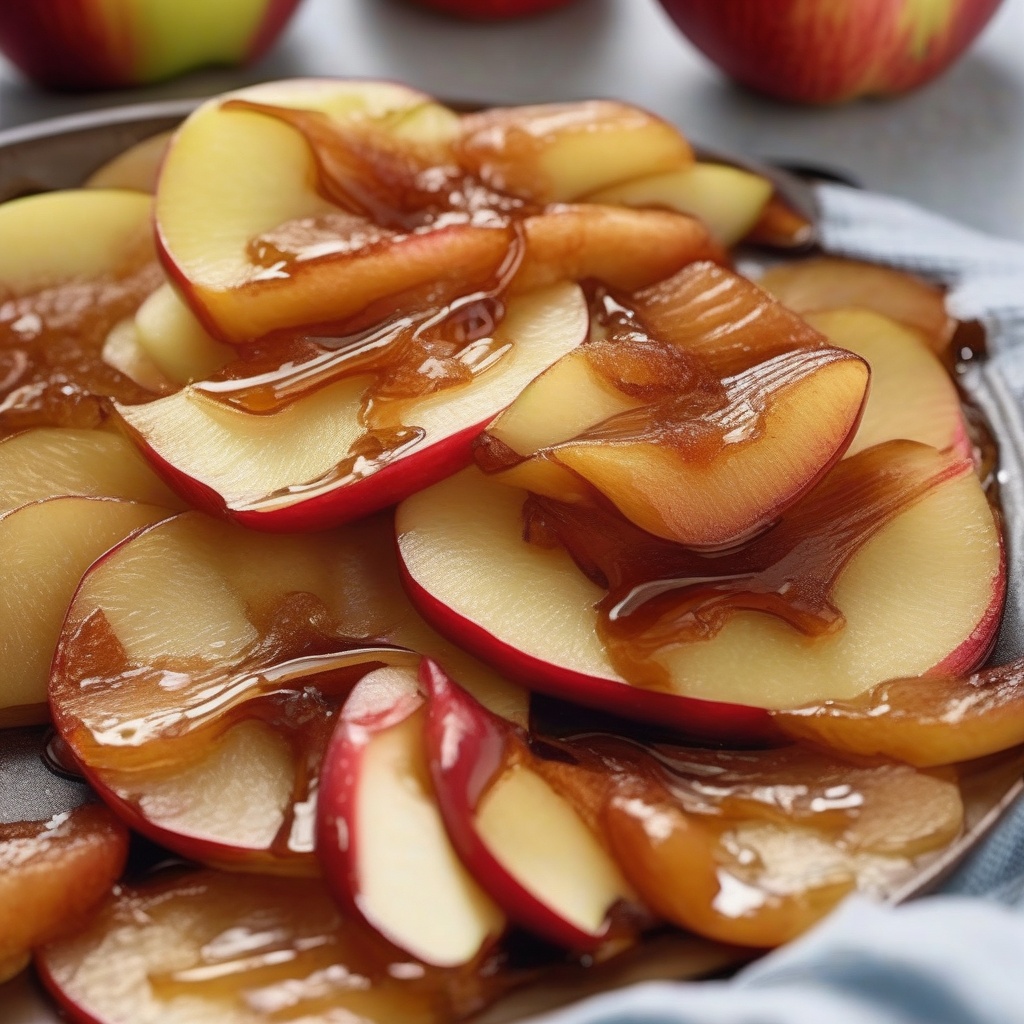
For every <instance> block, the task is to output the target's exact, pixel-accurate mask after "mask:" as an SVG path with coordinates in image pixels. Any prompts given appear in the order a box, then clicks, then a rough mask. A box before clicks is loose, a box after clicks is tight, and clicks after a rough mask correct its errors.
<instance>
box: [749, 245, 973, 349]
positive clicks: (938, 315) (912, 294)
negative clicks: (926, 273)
mask: <svg viewBox="0 0 1024 1024" xmlns="http://www.w3.org/2000/svg"><path fill="white" fill-rule="evenodd" d="M758 284H759V285H760V286H761V287H762V288H764V289H765V290H766V291H768V292H771V294H772V295H774V296H775V297H776V298H777V299H778V300H779V301H780V302H781V303H783V304H784V305H785V306H788V307H789V308H790V309H792V310H794V311H795V312H797V313H819V312H825V311H827V310H835V309H843V308H847V307H858V308H863V309H869V310H872V311H873V312H875V313H880V314H881V315H882V316H887V317H889V318H890V319H892V320H895V321H896V322H897V323H901V324H903V325H904V326H905V327H907V328H909V329H911V330H914V331H919V332H920V333H921V334H922V335H923V336H924V338H925V339H926V340H927V343H928V345H929V347H930V348H931V349H932V350H933V351H935V352H943V351H945V350H946V348H947V347H948V346H949V342H950V340H951V339H952V337H953V332H954V331H955V330H956V321H955V320H954V319H953V318H952V317H951V316H950V315H949V313H947V312H946V302H945V299H944V298H943V294H942V290H941V289H940V288H938V287H936V286H935V285H933V284H929V283H928V282H927V281H925V280H923V279H922V278H920V277H916V276H914V275H913V274H908V273H905V272H904V271H900V270H892V269H891V268H888V267H879V266H875V265H874V264H871V263H861V262H859V261H858V260H848V259H839V258H837V257H834V256H821V257H817V258H815V259H808V260H799V261H795V262H791V263H780V264H779V265H778V266H775V267H771V268H770V269H769V270H767V271H766V272H765V273H764V274H763V275H762V276H761V278H760V279H759V280H758Z"/></svg>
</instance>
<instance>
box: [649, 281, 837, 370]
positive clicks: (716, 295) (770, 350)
mask: <svg viewBox="0 0 1024 1024" xmlns="http://www.w3.org/2000/svg"><path fill="white" fill-rule="evenodd" d="M629 304H630V306H631V308H632V309H633V310H634V311H635V313H636V316H637V318H638V319H639V320H640V321H641V322H642V323H643V325H644V327H645V328H646V329H647V331H649V332H650V333H651V334H652V335H654V337H656V338H666V339H671V341H672V343H673V344H674V345H677V346H678V347H679V348H681V349H683V350H684V351H686V352H690V353H692V354H694V355H699V356H700V357H701V358H702V359H704V360H706V361H707V362H708V363H709V364H710V365H711V367H712V368H713V369H714V371H715V372H716V373H718V374H719V375H720V376H722V377H726V376H729V375H731V374H736V373H741V372H742V371H743V370H746V369H749V368H750V367H751V366H753V365H755V364H756V363H761V362H764V361H765V360H766V359H770V358H772V357H773V356H777V355H781V354H782V353H784V352H793V351H796V350H797V349H813V348H821V347H822V346H823V345H826V344H827V341H826V339H825V338H824V337H823V336H822V335H821V334H820V333H819V332H818V331H816V330H815V329H814V328H813V327H810V326H809V325H808V324H807V323H806V321H804V320H803V319H802V318H801V317H799V316H797V315H796V314H795V313H793V312H791V311H790V310H788V309H787V308H786V307H785V306H783V305H782V304H781V303H780V302H778V301H776V300H775V299H774V298H772V296H771V295H769V294H768V293H767V292H765V291H763V290H762V289H761V288H759V287H758V286H757V285H755V284H752V283H751V282H750V281H748V280H747V279H746V278H744V277H740V276H739V275H738V274H734V273H732V271H730V270H727V269H726V268H724V267H719V266H716V265H715V264H714V263H708V262H695V263H693V264H692V265H690V266H688V267H685V268H684V269H682V270H681V271H679V273H677V274H675V275H673V276H672V277H670V278H668V279H667V280H664V281H660V282H658V283H656V284H653V285H651V286H650V287H649V288H645V289H643V290H642V291H640V292H639V293H638V294H636V295H634V296H632V297H631V298H630V300H629Z"/></svg>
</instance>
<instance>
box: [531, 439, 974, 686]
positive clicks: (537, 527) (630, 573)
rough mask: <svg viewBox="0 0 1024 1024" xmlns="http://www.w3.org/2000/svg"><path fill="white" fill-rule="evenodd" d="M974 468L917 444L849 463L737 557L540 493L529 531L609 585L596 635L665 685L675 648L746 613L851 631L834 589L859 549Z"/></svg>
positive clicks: (636, 672) (818, 631)
mask: <svg viewBox="0 0 1024 1024" xmlns="http://www.w3.org/2000/svg"><path fill="white" fill-rule="evenodd" d="M969 469H970V466H969V464H968V463H965V462H964V461H962V460H960V459H956V458H954V457H952V456H938V455H937V454H936V453H934V452H932V450H931V449H929V448H926V447H925V446H923V445H918V444H915V443H913V442H906V441H893V442H888V443H887V444H884V445H878V446H877V447H875V448H870V449H867V450H865V451H864V452H861V453H859V454H857V455H855V456H853V457H851V458H849V459H846V460H844V461H843V462H840V463H839V464H838V465H837V466H836V467H835V468H834V469H833V470H832V471H831V473H830V474H829V475H828V476H827V477H826V478H825V480H824V481H822V483H820V484H819V485H818V486H817V487H816V488H815V489H814V490H813V491H811V492H810V493H809V494H808V495H807V496H806V497H805V498H803V499H802V500H801V501H799V502H798V503H797V504H796V505H794V506H793V507H792V508H790V510H789V511H788V512H787V513H786V514H785V515H784V516H783V517H782V519H781V521H780V522H779V524H778V525H777V526H775V527H774V528H773V529H771V530H770V531H768V532H767V533H765V534H762V535H761V536H760V537H757V538H755V539H754V540H753V541H751V542H749V543H748V544H746V545H744V546H743V547H741V548H740V549H738V550H737V551H735V552H732V553H728V552H726V553H723V554H719V555H712V556H709V555H704V554H700V553H697V552H694V551H690V550H687V549H686V548H683V547H681V546H680V545H677V544H672V543H671V542H668V541H664V540H660V539H659V538H656V537H653V536H651V535H650V534H647V533H645V532H644V531H642V530H640V529H639V528H638V527H635V526H633V525H632V524H631V523H629V522H628V521H627V520H625V519H624V518H623V517H622V516H621V515H619V514H618V513H617V512H615V511H614V510H611V509H609V508H607V507H600V506H596V505H593V506H591V505H582V504H580V505H571V504H567V503H563V502H557V501H553V500H552V499H549V498H543V497H538V496H535V495H533V496H530V497H529V498H528V499H527V501H526V504H525V506H524V520H525V524H526V526H525V536H526V537H527V539H528V540H532V541H535V542H537V543H541V544H544V545H551V544H552V543H558V544H560V545H561V546H562V547H564V548H565V549H566V550H567V551H568V552H569V554H570V555H571V556H572V558H573V560H574V561H575V562H576V564H577V565H578V566H579V567H580V569H581V570H582V571H583V572H584V573H585V574H586V575H587V577H588V578H589V579H591V580H592V581H594V582H595V583H597V584H598V585H599V586H602V587H604V588H606V589H607V591H608V594H607V596H606V597H605V598H604V599H603V600H602V601H601V603H600V605H599V606H598V611H599V618H598V632H599V634H600V636H601V638H602V640H603V641H604V643H605V646H606V648H607V649H608V651H609V654H610V655H611V658H612V661H613V664H614V665H615V666H616V669H617V670H618V671H619V672H620V673H622V674H623V676H624V677H625V678H626V679H628V680H629V681H630V682H631V683H633V684H634V685H640V686H648V687H653V688H664V687H665V686H667V685H668V673H667V670H666V669H665V668H664V667H662V666H660V665H659V664H658V662H657V660H656V659H657V655H658V654H659V652H661V651H662V650H664V649H666V648H669V647H671V646H673V645H675V644H679V643H686V642H692V641H697V640H706V639H709V638H710V637H713V636H714V635H715V634H716V633H718V632H719V630H721V629H722V627H723V626H724V625H725V623H726V622H727V621H728V620H729V618H730V617H731V616H733V615H735V614H736V613H737V612H739V611H741V610H747V611H759V612H763V613H767V614H770V615H775V616H777V617H779V618H780V619H782V620H783V621H785V622H787V623H789V624H790V625H791V626H793V628H794V629H797V630H799V631H800V632H802V633H804V634H806V635H807V636H822V635H824V634H827V633H830V632H834V631H835V630H837V629H840V628H841V627H842V625H843V622H844V620H843V616H842V613H841V612H840V611H839V609H838V608H836V607H835V605H834V604H833V602H832V599H831V593H832V590H833V588H834V586H835V583H836V580H837V579H838V577H839V574H840V573H841V572H842V570H843V568H844V567H845V566H846V564H847V563H848V562H849V561H850V559H851V558H852V557H853V556H854V555H855V554H856V552H857V551H858V550H859V549H860V548H861V546H862V545H863V544H864V543H865V542H866V541H867V540H868V539H870V537H872V536H873V535H874V534H875V533H877V532H878V531H879V530H880V529H881V528H882V527H883V526H885V525H886V524H887V523H888V522H890V521H891V520H892V519H893V518H895V517H896V516H897V515H899V514H900V513H901V512H903V511H904V510H906V509H907V508H909V507H910V506H912V505H913V504H915V503H916V502H918V501H920V500H921V499H922V498H924V497H925V495H927V494H928V493H929V492H930V491H931V490H932V489H933V488H934V487H936V486H938V485H939V484H941V483H942V482H944V481H945V480H948V479H950V478H952V477H954V476H957V475H959V474H961V473H963V472H967V471H969Z"/></svg>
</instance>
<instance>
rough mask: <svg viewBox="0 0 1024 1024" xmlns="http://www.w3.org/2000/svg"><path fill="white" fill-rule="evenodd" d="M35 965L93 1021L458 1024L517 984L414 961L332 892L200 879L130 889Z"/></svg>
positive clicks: (171, 878) (210, 874) (85, 1020)
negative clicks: (344, 909) (342, 907)
mask: <svg viewBox="0 0 1024 1024" xmlns="http://www.w3.org/2000/svg"><path fill="white" fill-rule="evenodd" d="M36 965H37V967H38V969H39V971H40V974H41V976H42V978H43V981H44V982H45V984H46V986H47V988H48V989H49V990H50V992H52V993H53V995H54V997H55V998H56V999H57V1001H58V1003H59V1004H60V1006H61V1009H62V1010H63V1011H64V1012H65V1013H66V1014H67V1015H68V1017H69V1018H70V1019H71V1020H74V1021H77V1022H80V1024H156V1022H168V1021H180V1022H185V1021H187V1022H188V1024H225V1022H228V1021H230V1022H232V1024H241V1022H243V1021H244V1022H247V1024H249V1022H255V1021H270V1020H282V1021H283V1020H289V1021H298V1020H306V1021H314V1020H317V1021H327V1020H335V1021H339V1022H340V1021H342V1020H350V1021H356V1020H358V1021H367V1022H370V1021H373V1022H377V1024H398V1022H410V1024H411V1022H415V1024H447V1022H449V1021H451V1020H455V1019H461V1018H463V1017H464V1016H468V1015H470V1014H472V1013H474V1012H476V1011H478V1010H480V1009H481V1008H482V1007H483V1006H484V1005H486V1003H487V1002H489V1001H490V1000H492V999H493V998H494V997H495V996H496V995H498V994H500V992H501V991H502V990H503V989H504V988H505V987H506V986H507V985H508V984H509V983H510V982H509V980H508V979H507V977H506V976H503V975H499V976H497V977H493V976H491V977H487V976H485V975H484V974H483V972H478V971H476V970H459V971H451V970H440V969H438V968H435V967H432V966H430V965H429V964H425V963H420V962H417V961H414V960H411V959H410V957H409V956H407V955H406V954H404V953H402V952H401V951H400V950H398V949H395V948H394V947H393V946H390V945H388V943H386V942H385V941H384V940H383V939H381V938H380V936H378V935H376V934H375V933H374V932H373V931H372V930H371V929H369V928H366V927H365V926H364V925H363V924H362V923H361V922H359V921H358V920H354V919H352V918H346V917H342V916H341V915H340V914H339V912H338V909H337V906H336V905H335V902H334V900H332V899H331V896H330V894H329V893H328V891H327V890H326V889H325V888H324V886H323V884H322V883H321V882H319V881H316V880H313V879H309V880H305V879H283V878H253V877H247V876H245V875H227V874H223V873H220V872H215V871H194V870H193V871H180V870H179V871H165V872H163V873H162V874H159V875H157V876H156V877H154V878H151V879H149V880H148V881H146V882H143V883H142V884H136V885H127V884H126V885H121V886H119V887H118V890H117V892H116V893H114V894H113V895H112V896H111V897H110V898H109V899H108V900H107V901H106V903H105V904H104V905H103V906H102V907H101V908H100V910H99V913H98V914H96V915H95V917H94V918H93V920H92V921H91V922H90V923H89V925H88V927H86V928H85V929H83V930H82V931H81V932H79V934H77V935H75V936H73V937H72V938H68V939H63V940H60V941H58V942H53V943H51V944H50V945H48V946H46V947H45V948H44V949H42V950H41V951H40V952H39V953H38V955H37V957H36Z"/></svg>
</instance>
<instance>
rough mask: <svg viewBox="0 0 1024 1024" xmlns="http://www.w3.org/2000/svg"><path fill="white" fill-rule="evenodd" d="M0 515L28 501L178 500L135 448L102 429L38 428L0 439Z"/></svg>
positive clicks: (177, 503) (173, 505) (169, 504)
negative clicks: (1, 487) (74, 497)
mask: <svg viewBox="0 0 1024 1024" xmlns="http://www.w3.org/2000/svg"><path fill="white" fill-rule="evenodd" d="M0 480H3V482H4V490H3V495H2V496H0V513H3V512H10V511H11V510H12V509H15V508H18V507H19V506H21V505H25V504H28V503H29V502H30V501H41V500H42V499H44V498H56V497H61V496H65V495H80V496H83V497H86V496H88V497H97V498H124V499H126V500H128V501H139V502H142V503H143V504H147V505H160V506H162V507H163V508H167V509H174V510H180V509H181V508H182V502H181V499H180V498H179V497H178V496H177V495H176V494H174V493H173V492H172V491H169V490H168V489H167V487H166V486H165V485H164V483H163V482H162V481H161V480H160V478H159V477H157V476H156V475H155V474H154V473H153V471H152V470H151V469H150V468H149V466H148V464H147V463H146V462H145V460H143V459H142V458H141V457H140V455H139V453H138V451H137V450H136V448H135V446H134V445H132V444H131V443H130V442H129V441H128V440H127V439H126V438H124V437H122V436H121V435H120V434H114V433H110V432H108V431H105V430H73V429H65V430H61V429H58V428H55V427H38V428H37V429H35V430H26V431H23V432H22V433H20V434H14V435H12V436H11V437H7V438H3V439H2V440H0Z"/></svg>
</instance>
